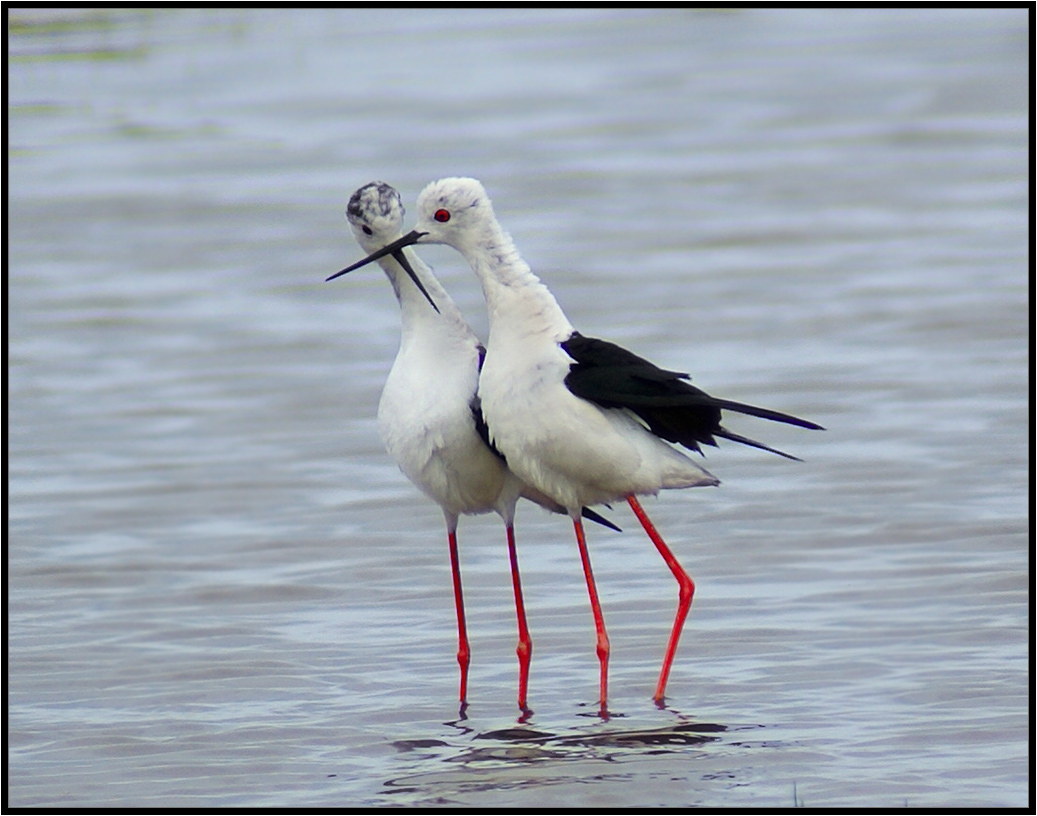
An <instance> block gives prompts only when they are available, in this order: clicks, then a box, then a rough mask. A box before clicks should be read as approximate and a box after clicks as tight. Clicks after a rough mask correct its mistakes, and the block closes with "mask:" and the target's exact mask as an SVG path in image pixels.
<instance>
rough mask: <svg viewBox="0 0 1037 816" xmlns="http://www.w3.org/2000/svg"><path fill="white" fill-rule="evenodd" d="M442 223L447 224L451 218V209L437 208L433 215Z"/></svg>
mask: <svg viewBox="0 0 1037 816" xmlns="http://www.w3.org/2000/svg"><path fill="white" fill-rule="evenodd" d="M433 218H435V219H436V220H437V221H438V222H439V223H440V224H445V223H446V222H447V221H449V220H450V210H436V214H435V215H434V216H433Z"/></svg>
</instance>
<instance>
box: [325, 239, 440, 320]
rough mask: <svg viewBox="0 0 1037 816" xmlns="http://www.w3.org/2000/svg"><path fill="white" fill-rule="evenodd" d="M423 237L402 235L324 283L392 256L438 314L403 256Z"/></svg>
mask: <svg viewBox="0 0 1037 816" xmlns="http://www.w3.org/2000/svg"><path fill="white" fill-rule="evenodd" d="M425 235H428V233H427V232H418V231H417V230H412V231H411V232H408V233H407V234H406V235H404V236H403V237H402V238H397V239H396V240H395V241H393V242H392V243H391V244H386V245H385V246H383V247H382V248H381V249H379V250H378V251H377V252H372V253H371V254H370V255H368V256H367V257H366V258H364V259H363V260H362V261H357V262H356V263H355V264H353V265H352V266H347V267H346V268H345V269H342V270H340V271H338V272H336V273H335V274H334V275H331V276H329V277H327V278H325V282H326V281H331V280H335V278H337V277H339V275H345V274H346V273H347V272H352V271H353V270H355V269H359V268H360V267H362V266H367V265H368V264H369V263H371V262H372V261H377V260H378V259H379V258H384V257H385V256H386V255H392V256H393V258H395V259H396V263H398V264H399V265H400V266H402V267H403V270H404V271H405V272H406V273H407V274H408V275H410V279H411V280H412V281H414V285H415V286H417V287H418V289H419V290H420V291H421V294H423V295H424V296H425V300H427V301H428V302H429V303H430V304H431V305H432V308H433V309H435V310H436V311H437V312H438V311H439V307H438V306H436V302H435V301H434V300H433V299H432V296H431V295H430V294H429V293H428V292H427V291H426V290H425V287H424V285H423V284H422V282H421V279H420V278H419V277H418V274H417V273H416V272H415V271H414V269H413V268H411V265H410V261H408V260H407V256H406V255H404V254H403V248H404V247H407V246H410V245H411V244H416V243H417V242H418V241H420V240H421V238H422V237H424V236H425Z"/></svg>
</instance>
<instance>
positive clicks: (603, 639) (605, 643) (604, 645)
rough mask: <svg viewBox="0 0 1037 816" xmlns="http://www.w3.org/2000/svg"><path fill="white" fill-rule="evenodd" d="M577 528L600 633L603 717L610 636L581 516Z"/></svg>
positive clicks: (585, 574) (599, 657)
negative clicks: (602, 610) (603, 614)
mask: <svg viewBox="0 0 1037 816" xmlns="http://www.w3.org/2000/svg"><path fill="white" fill-rule="evenodd" d="M573 526H574V527H575V528H576V543H577V544H578V545H579V547H580V560H581V561H583V574H584V576H585V577H586V578H587V592H588V594H589V595H590V599H591V612H593V613H594V628H595V630H596V631H597V633H598V646H597V652H598V661H599V662H600V663H601V697H600V701H601V711H600V714H601V716H602V717H608V710H607V708H606V702H607V700H608V673H609V636H608V633H607V632H606V631H605V619H604V617H602V614H601V604H599V603H598V589H597V587H596V586H595V585H594V573H593V572H592V571H591V559H590V555H589V554H588V552H587V540H586V538H585V537H584V535H583V522H581V521H580V519H579V517H576V518H574V519H573Z"/></svg>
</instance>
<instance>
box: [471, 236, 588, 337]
mask: <svg viewBox="0 0 1037 816" xmlns="http://www.w3.org/2000/svg"><path fill="white" fill-rule="evenodd" d="M458 249H460V251H461V254H463V255H464V256H465V260H467V261H468V264H469V266H471V267H472V270H473V271H474V272H475V274H476V276H477V277H478V278H479V282H480V284H482V290H483V296H484V297H485V298H486V308H487V310H488V315H489V324H490V343H491V344H492V343H493V342H494V335H501V334H507V335H509V336H511V337H512V338H515V339H517V338H519V337H523V336H529V335H533V334H537V335H539V334H545V333H546V334H549V335H551V337H552V338H554V339H562V338H564V337H567V336H568V335H569V334H571V333H572V331H573V328H572V325H571V324H570V323H569V321H568V319H567V318H566V316H565V313H564V312H563V311H562V308H561V307H560V306H559V305H558V301H556V300H555V299H554V295H552V294H551V292H550V290H549V289H548V288H547V287H546V286H544V284H542V283H541V282H540V279H539V278H538V277H537V276H536V275H534V274H533V272H532V270H531V269H530V268H529V264H527V263H526V262H525V261H524V260H523V259H522V256H521V255H520V254H519V251H518V249H517V248H516V247H515V243H514V241H512V240H511V236H510V235H508V233H506V232H505V231H504V230H503V229H501V228H500V226H499V225H497V224H496V223H490V224H488V225H487V226H486V229H485V230H484V231H483V232H482V233H480V234H479V236H478V238H477V239H476V240H473V241H471V242H470V243H468V244H467V245H466V246H464V247H458Z"/></svg>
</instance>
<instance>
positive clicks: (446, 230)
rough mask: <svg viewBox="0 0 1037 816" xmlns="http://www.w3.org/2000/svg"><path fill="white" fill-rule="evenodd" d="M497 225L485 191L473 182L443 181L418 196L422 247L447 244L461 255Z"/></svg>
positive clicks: (418, 230)
mask: <svg viewBox="0 0 1037 816" xmlns="http://www.w3.org/2000/svg"><path fill="white" fill-rule="evenodd" d="M495 224H496V219H495V217H494V214H493V204H492V203H491V202H490V197H489V196H488V195H487V194H486V189H485V188H484V187H483V186H482V184H480V183H479V182H478V181H476V180H475V179H472V178H445V179H440V180H439V181H434V182H432V183H431V184H429V185H428V186H427V187H426V188H425V189H424V190H422V191H421V195H419V196H418V223H417V224H416V225H415V228H414V231H415V232H420V233H424V234H423V235H422V236H421V238H420V239H419V240H420V243H423V244H446V245H447V246H452V247H453V248H454V249H458V250H461V252H464V250H465V248H466V247H467V246H468V245H470V244H471V243H472V242H473V241H478V240H479V239H480V237H482V236H484V235H485V233H486V232H487V230H488V229H489V228H492V227H493V226H494V225H495Z"/></svg>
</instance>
